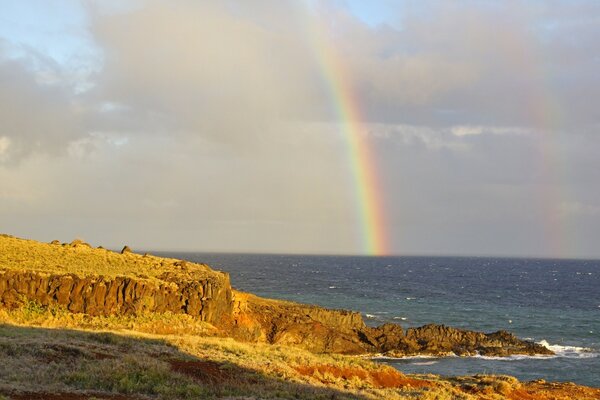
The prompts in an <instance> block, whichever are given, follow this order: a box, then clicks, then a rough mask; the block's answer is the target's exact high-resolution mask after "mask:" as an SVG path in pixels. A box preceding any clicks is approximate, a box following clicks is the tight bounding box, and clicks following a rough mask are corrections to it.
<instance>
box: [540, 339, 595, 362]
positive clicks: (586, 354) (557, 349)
mask: <svg viewBox="0 0 600 400" xmlns="http://www.w3.org/2000/svg"><path fill="white" fill-rule="evenodd" d="M538 344H541V345H542V346H544V347H545V348H547V349H550V350H552V351H553V352H554V353H556V356H558V357H565V358H593V357H598V356H599V355H600V354H599V353H596V352H594V350H593V349H590V348H588V347H578V346H561V345H558V344H550V343H548V342H547V341H546V340H542V341H540V342H538Z"/></svg>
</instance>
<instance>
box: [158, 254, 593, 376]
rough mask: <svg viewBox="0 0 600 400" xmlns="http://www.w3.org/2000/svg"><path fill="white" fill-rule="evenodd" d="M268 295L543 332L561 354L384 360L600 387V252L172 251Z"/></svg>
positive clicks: (403, 318)
mask: <svg viewBox="0 0 600 400" xmlns="http://www.w3.org/2000/svg"><path fill="white" fill-rule="evenodd" d="M168 255H170V256H173V257H177V258H184V259H188V260H191V261H195V262H203V263H207V264H209V265H211V266H212V267H213V268H215V269H219V270H222V271H227V272H229V273H230V274H231V282H232V284H233V286H234V287H235V288H237V289H240V290H244V291H249V292H252V293H255V294H258V295H261V296H266V297H272V298H279V299H288V300H294V301H299V302H304V303H312V304H318V305H321V306H325V307H331V308H344V309H352V310H357V311H360V312H361V313H363V315H364V316H365V320H366V321H367V323H368V324H372V325H378V324H381V323H384V322H395V323H399V324H400V325H402V326H404V327H410V326H421V325H424V324H427V323H437V324H447V325H451V326H455V327H461V328H465V329H472V330H481V331H485V332H492V331H496V330H499V329H506V330H509V331H511V332H513V333H515V334H516V335H517V336H519V337H521V338H528V339H531V340H534V341H536V342H540V341H542V340H545V341H546V342H547V343H548V344H549V345H552V346H555V347H552V348H553V349H554V350H555V351H557V352H558V353H559V356H558V357H554V358H547V357H544V358H531V357H514V358H508V359H486V358H481V357H470V358H459V357H449V358H434V359H422V358H409V359H397V360H386V361H382V362H389V363H390V364H391V365H393V366H394V367H396V368H398V369H399V370H401V371H403V372H407V373H434V374H441V375H469V374H476V373H487V374H508V375H513V376H516V377H518V378H520V379H524V380H531V379H539V378H542V379H546V380H552V381H573V382H577V383H580V384H585V385H590V386H595V387H600V356H599V355H600V261H598V260H595V261H586V260H548V259H507V258H459V257H351V256H304V255H256V254H252V255H250V254H198V253H176V254H175V253H170V254H168Z"/></svg>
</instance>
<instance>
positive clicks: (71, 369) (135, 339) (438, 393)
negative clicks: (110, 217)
mask: <svg viewBox="0 0 600 400" xmlns="http://www.w3.org/2000/svg"><path fill="white" fill-rule="evenodd" d="M2 271H4V276H5V278H6V277H7V278H6V279H5V280H4V281H0V283H2V282H4V283H3V285H4V286H3V287H1V288H0V289H2V290H4V293H8V292H9V291H11V290H13V291H14V288H15V287H17V286H19V287H22V288H23V293H37V291H38V289H40V288H35V287H30V286H32V285H31V282H35V281H30V282H20V283H19V285H16V284H14V282H13V281H15V280H16V279H17V278H15V277H19V276H24V274H15V273H14V271H17V272H26V271H34V272H36V274H37V273H39V274H46V275H51V274H59V275H65V274H67V275H68V274H77V275H78V276H84V277H88V276H93V277H96V276H104V277H109V278H110V277H119V276H120V277H122V276H127V277H135V278H139V279H142V280H157V281H161V280H162V279H163V277H164V276H165V275H164V274H167V275H169V276H172V275H173V274H176V275H177V274H178V275H177V276H178V277H183V278H184V279H183V281H186V282H192V283H193V282H194V280H196V279H207V278H208V279H211V277H212V276H215V277H216V278H215V279H223V275H222V274H221V273H219V272H215V271H212V270H210V268H208V267H207V266H205V265H199V264H193V263H186V262H184V261H180V260H174V259H165V258H159V257H153V256H150V255H137V254H132V253H126V254H122V255H121V254H118V253H115V252H111V251H107V250H104V249H93V248H91V247H90V246H89V245H86V244H84V243H82V242H73V243H70V244H60V243H57V244H52V245H49V244H44V243H37V242H33V241H27V240H22V239H16V238H13V237H9V236H6V235H3V236H0V272H2ZM6 271H8V272H6ZM184 283H185V282H184ZM227 283H228V280H227ZM11 285H12V286H11ZM194 290H196V289H194ZM0 291H1V290H0ZM123 292H126V290H123ZM44 293H45V292H44ZM83 293H84V292H77V291H73V290H72V291H71V292H70V296H71V297H69V299H70V301H69V302H64V304H61V303H60V302H59V301H47V302H46V303H43V304H42V303H40V302H38V301H36V300H35V299H32V298H24V297H21V298H19V299H18V301H15V302H12V303H11V305H10V306H8V303H1V302H0V400H4V399H9V398H10V399H15V400H26V399H55V400H80V399H92V398H95V399H99V398H102V399H120V400H125V399H198V398H200V399H239V400H242V399H245V400H253V399H357V400H358V399H365V400H366V399H392V400H393V399H439V400H444V399H448V400H449V399H464V400H468V399H490V400H492V399H504V398H509V399H530V400H542V399H600V389H591V388H585V387H581V386H576V385H573V384H553V383H546V382H543V381H542V382H530V383H520V382H519V381H517V380H516V379H515V378H512V377H505V376H497V377H494V376H474V377H457V378H442V377H438V376H432V375H427V376H409V375H404V374H402V373H400V372H399V371H397V370H395V369H394V368H392V367H389V366H387V365H382V364H378V363H375V362H373V361H370V360H369V359H368V358H365V357H358V356H353V357H351V356H343V355H335V354H315V353H312V352H309V351H307V350H303V349H301V348H298V347H292V346H287V345H270V344H266V343H260V342H259V343H241V342H238V341H235V340H234V339H232V338H229V337H225V336H227V335H228V334H230V333H231V332H227V331H226V330H227V329H228V327H229V325H224V326H221V327H218V328H217V327H215V326H214V325H212V324H210V323H208V322H205V321H206V320H204V321H203V319H202V318H200V317H199V314H196V315H193V314H189V313H182V312H170V311H168V312H150V311H148V309H144V308H140V309H135V310H134V311H135V312H131V313H107V314H102V313H98V314H90V313H82V312H78V311H76V309H74V308H73V304H74V303H73V301H75V300H77V299H73V298H72V297H73V296H74V297H77V298H79V297H81V296H83ZM119 293H120V292H119ZM178 293H179V292H178ZM181 293H185V292H183V291H182V292H181ZM59 295H60V292H51V295H48V296H59ZM141 296H142V297H144V296H145V295H144V293H142V295H141ZM41 298H43V299H46V300H47V298H46V297H44V296H42V297H41ZM236 298H237V299H236V300H235V302H236V309H239V310H238V311H236V312H238V313H241V314H240V318H237V319H236V320H235V324H241V323H242V322H243V321H244V319H243V318H241V317H245V318H247V317H248V316H252V315H253V314H252V313H255V314H258V315H259V316H260V315H263V314H265V315H267V314H269V313H271V314H273V315H271V316H269V317H268V318H267V320H268V321H271V319H273V318H275V319H277V318H279V319H283V322H282V323H281V324H280V325H274V326H276V327H278V328H280V329H281V328H282V326H284V325H285V324H288V323H290V321H288V319H291V320H294V321H296V320H302V318H308V317H310V318H309V319H310V321H311V324H309V325H307V326H308V327H309V328H310V327H313V325H314V327H316V328H315V329H317V330H320V331H322V332H321V334H322V335H321V336H323V338H321V339H323V340H329V339H331V337H330V335H331V334H332V333H331V332H333V331H327V330H325V329H324V327H323V325H322V324H321V323H320V322H319V321H326V320H328V319H332V318H333V319H335V320H336V324H337V325H339V327H341V328H343V329H344V331H348V332H351V331H352V330H353V329H354V328H356V327H357V326H358V327H360V326H362V324H361V321H362V320H358V319H357V318H359V315H358V314H356V315H355V313H348V312H336V311H331V310H325V309H319V308H316V307H307V306H301V305H297V304H295V303H289V302H273V301H271V300H265V299H260V298H255V296H252V295H249V294H242V293H236ZM203 301H204V299H203ZM185 303H186V304H187V300H186V301H185ZM3 304H4V305H3ZM207 304H209V303H205V307H208V305H207ZM246 308H247V309H248V310H249V311H248V310H247V311H246V314H244V312H243V310H242V309H246ZM250 309H252V310H250ZM175 310H176V311H178V310H179V309H178V308H175ZM240 310H242V311H240ZM250 311H251V312H250ZM209 321H210V320H209ZM268 321H267V322H268ZM246 322H247V323H248V329H250V328H252V327H254V325H253V323H252V321H246ZM296 322H297V321H296ZM337 325H336V326H337ZM269 326H270V325H269ZM288 328H289V329H288V331H287V333H288V336H289V335H291V334H292V333H294V332H296V333H297V327H296V326H295V325H293V324H292V325H290V326H288ZM341 328H340V329H341ZM232 329H233V328H232ZM294 329H295V330H294ZM307 329H308V328H307ZM311 329H313V328H311ZM323 332H324V333H323ZM300 333H303V332H300ZM290 337H291V336H290ZM303 337H304V336H303ZM311 340H312V339H311ZM288 344H289V343H288Z"/></svg>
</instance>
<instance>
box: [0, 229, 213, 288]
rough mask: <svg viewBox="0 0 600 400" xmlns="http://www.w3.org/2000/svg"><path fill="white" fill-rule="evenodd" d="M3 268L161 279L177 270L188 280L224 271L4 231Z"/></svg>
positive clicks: (0, 261) (1, 245) (1, 240)
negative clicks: (55, 242) (43, 240)
mask: <svg viewBox="0 0 600 400" xmlns="http://www.w3.org/2000/svg"><path fill="white" fill-rule="evenodd" d="M1 270H18V271H24V270H28V271H36V272H40V273H55V274H71V273H74V274H77V275H79V276H105V277H117V276H128V277H136V278H139V279H159V277H160V276H161V275H162V274H164V273H165V272H169V273H176V274H178V275H179V276H181V277H182V278H183V279H184V280H199V279H201V278H206V277H210V276H215V277H216V276H218V275H220V273H219V272H217V271H213V270H212V269H210V268H209V267H208V266H207V265H204V264H195V263H191V262H185V261H180V260H176V259H171V258H162V257H155V256H152V255H140V254H135V253H125V254H120V253H116V252H114V251H110V250H106V249H94V248H92V247H90V246H89V245H88V244H86V243H83V242H81V241H74V242H72V244H68V243H63V244H48V243H40V242H36V241H33V240H25V239H18V238H14V237H11V236H7V235H0V271H1Z"/></svg>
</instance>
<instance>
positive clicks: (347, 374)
mask: <svg viewBox="0 0 600 400" xmlns="http://www.w3.org/2000/svg"><path fill="white" fill-rule="evenodd" d="M294 369H295V370H296V371H297V372H298V373H299V374H300V375H303V376H309V377H312V378H315V379H318V380H320V381H321V382H322V383H327V381H328V377H333V378H335V379H343V380H348V381H349V380H352V379H360V380H362V381H365V382H369V383H371V384H372V385H373V386H374V387H376V388H400V387H411V388H422V387H432V386H435V383H434V382H431V381H426V380H421V379H414V378H410V377H408V376H406V375H404V374H402V373H401V372H399V371H397V370H395V369H393V368H380V369H376V370H365V369H363V368H360V367H336V366H334V365H325V364H323V365H314V366H312V365H311V366H308V365H303V366H298V367H295V368H294Z"/></svg>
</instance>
